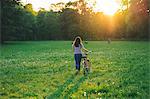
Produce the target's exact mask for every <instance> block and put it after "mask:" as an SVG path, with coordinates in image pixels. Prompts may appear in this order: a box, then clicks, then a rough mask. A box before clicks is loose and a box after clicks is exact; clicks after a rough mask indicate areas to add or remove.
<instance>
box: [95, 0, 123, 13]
mask: <svg viewBox="0 0 150 99" xmlns="http://www.w3.org/2000/svg"><path fill="white" fill-rule="evenodd" d="M119 7H120V4H119V2H117V1H115V0H96V4H95V7H94V11H96V12H103V13H104V14H106V15H110V16H112V15H114V14H115V13H116V12H117V11H118V10H119Z"/></svg>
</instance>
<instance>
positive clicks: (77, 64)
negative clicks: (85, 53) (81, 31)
mask: <svg viewBox="0 0 150 99" xmlns="http://www.w3.org/2000/svg"><path fill="white" fill-rule="evenodd" d="M74 58H75V63H76V69H77V70H79V71H80V64H81V58H82V54H74Z"/></svg>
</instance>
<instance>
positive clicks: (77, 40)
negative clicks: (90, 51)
mask: <svg viewBox="0 0 150 99" xmlns="http://www.w3.org/2000/svg"><path fill="white" fill-rule="evenodd" d="M81 44H82V39H81V37H80V36H77V37H76V38H75V40H74V42H73V46H75V47H79V45H81Z"/></svg>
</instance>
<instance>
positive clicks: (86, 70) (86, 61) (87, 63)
mask: <svg viewBox="0 0 150 99" xmlns="http://www.w3.org/2000/svg"><path fill="white" fill-rule="evenodd" d="M89 53H91V51H89V52H87V53H83V54H82V58H83V62H82V64H83V74H84V75H87V74H88V73H89V72H91V71H92V67H91V62H90V59H89V58H88V54H89Z"/></svg>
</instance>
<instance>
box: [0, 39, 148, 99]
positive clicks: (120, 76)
mask: <svg viewBox="0 0 150 99" xmlns="http://www.w3.org/2000/svg"><path fill="white" fill-rule="evenodd" d="M85 47H86V48H88V49H90V50H92V51H93V52H92V53H91V54H90V55H89V58H90V59H91V62H92V71H93V72H92V73H91V74H89V75H88V76H84V75H83V73H82V71H81V73H80V74H79V75H77V76H75V65H74V58H73V52H72V49H71V42H69V41H41V42H40V41H39V42H7V44H5V45H2V46H1V49H0V51H1V56H0V58H1V60H0V64H1V66H0V75H1V77H0V98H1V99H3V98H6V99H7V98H38V99H42V98H48V99H56V98H58V99H64V98H65V99H66V98H72V99H86V98H88V99H96V98H102V99H103V98H119V99H122V98H125V99H129V98H139V99H141V98H143V99H148V98H150V95H149V94H150V90H149V88H150V86H149V85H150V82H149V81H150V71H149V68H150V60H149V55H150V53H149V52H150V49H149V48H150V42H133V41H132V42H130V41H113V42H112V43H111V44H108V43H107V42H104V41H90V42H88V44H85ZM85 94H86V95H85Z"/></svg>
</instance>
